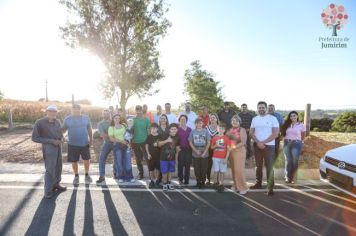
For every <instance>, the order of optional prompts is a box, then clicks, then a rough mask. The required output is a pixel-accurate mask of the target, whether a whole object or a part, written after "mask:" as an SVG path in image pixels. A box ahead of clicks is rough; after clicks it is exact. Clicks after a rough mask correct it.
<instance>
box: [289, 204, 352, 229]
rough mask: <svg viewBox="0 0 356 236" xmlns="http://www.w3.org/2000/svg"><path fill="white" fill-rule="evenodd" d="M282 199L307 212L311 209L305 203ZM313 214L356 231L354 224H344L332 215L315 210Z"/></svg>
mask: <svg viewBox="0 0 356 236" xmlns="http://www.w3.org/2000/svg"><path fill="white" fill-rule="evenodd" d="M282 201H284V202H286V203H289V204H291V205H294V206H297V207H300V208H302V209H304V210H306V211H307V212H308V211H311V210H310V209H309V208H307V207H305V206H303V205H301V204H299V203H296V202H292V201H289V200H286V199H282ZM313 214H316V215H317V216H319V217H321V218H323V219H324V220H327V221H331V222H333V223H335V224H337V225H339V226H341V227H345V228H347V229H349V230H351V231H353V232H356V228H354V227H352V226H350V225H347V224H344V223H342V222H340V221H337V220H334V219H333V218H331V217H330V216H324V215H322V214H319V213H316V212H315V211H313Z"/></svg>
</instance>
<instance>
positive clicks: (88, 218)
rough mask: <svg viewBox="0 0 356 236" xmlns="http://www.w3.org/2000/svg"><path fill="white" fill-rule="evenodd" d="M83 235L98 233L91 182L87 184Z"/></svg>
mask: <svg viewBox="0 0 356 236" xmlns="http://www.w3.org/2000/svg"><path fill="white" fill-rule="evenodd" d="M83 235H96V234H95V229H94V217H93V202H92V200H91V193H90V188H89V184H85V209H84V229H83Z"/></svg>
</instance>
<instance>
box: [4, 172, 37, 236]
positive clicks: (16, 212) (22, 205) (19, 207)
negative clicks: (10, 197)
mask: <svg viewBox="0 0 356 236" xmlns="http://www.w3.org/2000/svg"><path fill="white" fill-rule="evenodd" d="M42 179H43V176H41V178H39V179H38V180H37V182H36V183H34V184H33V186H34V187H37V186H39V185H40V184H41V183H42ZM35 191H36V188H32V189H31V190H29V191H28V192H27V193H26V194H25V197H24V198H23V199H22V201H21V202H20V203H19V204H18V205H17V207H16V208H15V210H14V211H13V213H12V214H11V216H9V218H8V219H7V221H6V222H5V223H4V224H3V227H2V228H1V229H0V235H5V234H6V233H7V232H8V231H9V229H10V228H11V226H12V224H13V223H14V222H15V220H16V218H17V217H18V216H19V215H20V213H21V211H22V210H23V209H25V207H26V204H27V203H28V201H30V199H31V198H32V195H33V194H34V193H35Z"/></svg>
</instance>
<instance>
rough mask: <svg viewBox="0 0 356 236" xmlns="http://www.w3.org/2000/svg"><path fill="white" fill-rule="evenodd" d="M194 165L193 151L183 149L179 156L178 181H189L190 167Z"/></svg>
mask: <svg viewBox="0 0 356 236" xmlns="http://www.w3.org/2000/svg"><path fill="white" fill-rule="evenodd" d="M191 164H192V149H190V148H182V149H181V150H180V152H179V154H178V179H179V180H180V181H183V179H184V181H186V182H188V181H189V178H190V165H191Z"/></svg>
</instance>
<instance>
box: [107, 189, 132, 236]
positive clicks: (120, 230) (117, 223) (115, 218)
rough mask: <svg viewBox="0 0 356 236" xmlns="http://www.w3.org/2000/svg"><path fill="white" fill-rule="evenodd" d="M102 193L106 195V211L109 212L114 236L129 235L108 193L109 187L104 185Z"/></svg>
mask: <svg viewBox="0 0 356 236" xmlns="http://www.w3.org/2000/svg"><path fill="white" fill-rule="evenodd" d="M101 188H102V193H103V194H104V202H105V207H106V211H107V212H108V216H109V221H110V225H111V230H112V233H113V235H120V236H121V235H128V234H127V232H126V230H125V229H124V227H123V225H122V223H121V220H120V217H119V215H118V213H117V210H116V206H115V204H114V202H113V200H112V197H111V193H110V191H108V186H107V185H102V186H101Z"/></svg>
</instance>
